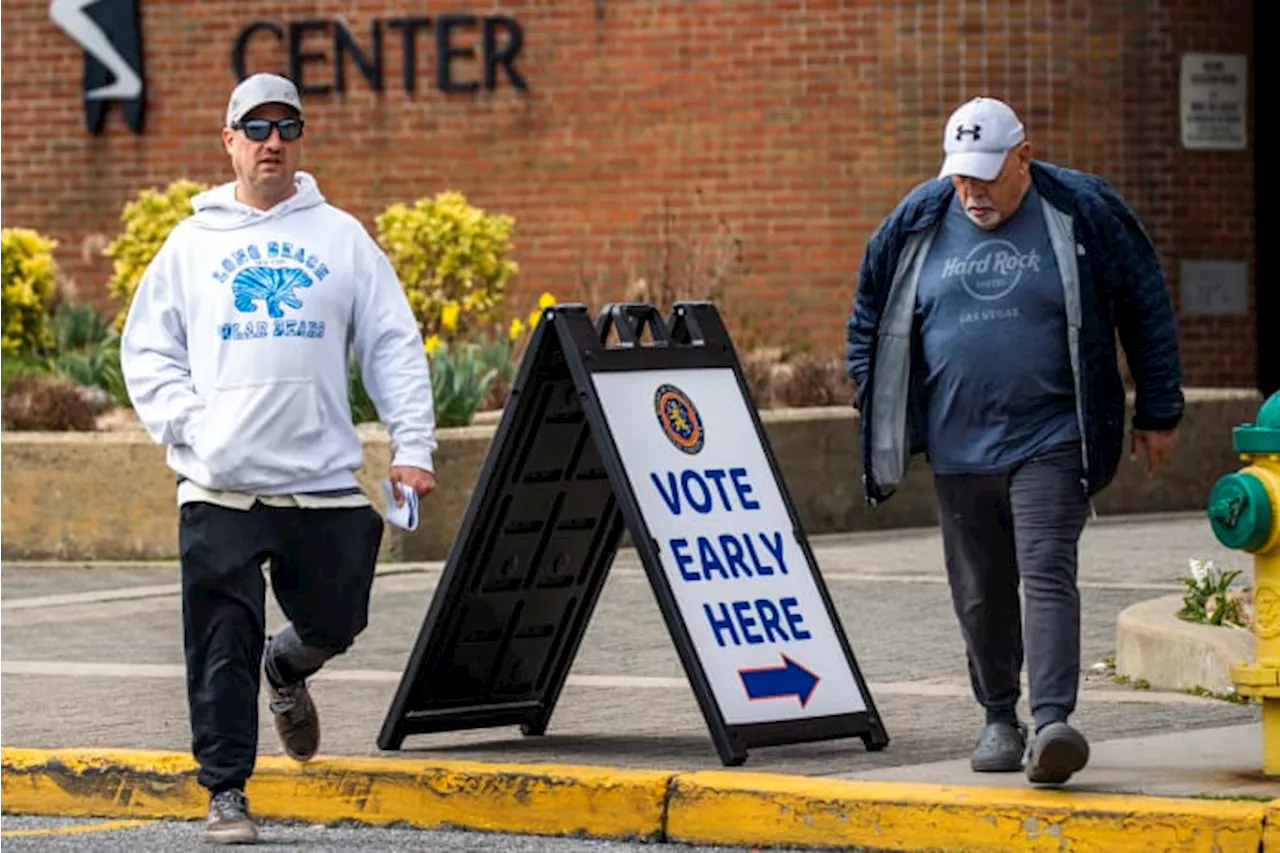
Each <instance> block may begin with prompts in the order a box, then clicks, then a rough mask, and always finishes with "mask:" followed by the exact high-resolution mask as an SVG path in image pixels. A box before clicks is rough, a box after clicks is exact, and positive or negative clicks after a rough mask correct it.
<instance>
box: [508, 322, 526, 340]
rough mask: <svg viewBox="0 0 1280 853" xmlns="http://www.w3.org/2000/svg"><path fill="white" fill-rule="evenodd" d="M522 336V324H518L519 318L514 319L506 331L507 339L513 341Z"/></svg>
mask: <svg viewBox="0 0 1280 853" xmlns="http://www.w3.org/2000/svg"><path fill="white" fill-rule="evenodd" d="M522 334H524V323H522V322H520V318H519V317H516V318H515V319H513V320H512V321H511V328H510V329H508V330H507V337H508V338H510V339H511V340H513V341H514V340H515V339H516V338H518V337H520V336H521V335H522Z"/></svg>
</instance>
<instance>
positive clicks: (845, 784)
mask: <svg viewBox="0 0 1280 853" xmlns="http://www.w3.org/2000/svg"><path fill="white" fill-rule="evenodd" d="M1267 808H1268V805H1267V804H1266V803H1257V802H1247V803H1246V802H1238V801H1223V800H1187V799H1171V798H1163V797H1137V796H1122V795H1117V794H1092V793H1081V792H1074V791H1069V790H1043V789H1040V790H1037V789H1025V790H1024V789H1006V788H978V787H959V786H945V785H925V784H910V783H901V782H857V781H846V780H835V779H821V778H812V777H795V776H780V775H773V774H752V773H735V772H726V771H706V772H700V773H688V774H681V775H679V776H677V777H676V778H675V781H674V785H673V788H672V792H671V798H670V801H669V804H668V807H667V833H666V838H667V840H668V841H671V842H685V843H690V844H698V843H701V844H710V843H716V844H744V845H745V844H752V845H760V846H770V845H805V846H808V845H813V846H832V847H863V846H865V847H869V848H872V849H876V850H965V851H976V850H981V851H1006V850H1007V851H1020V853H1021V851H1038V850H1045V851H1049V850H1053V851H1064V850H1070V851H1072V853H1075V852H1076V851H1099V853H1101V852H1102V851H1124V853H1140V851H1149V853H1167V851H1174V850H1176V851H1188V852H1189V853H1190V851H1206V853H1209V851H1213V853H1234V851H1239V853H1246V851H1247V853H1258V851H1259V850H1260V849H1261V848H1260V845H1261V843H1262V833H1263V818H1264V816H1265V815H1266V813H1267ZM1273 814H1274V812H1273ZM1266 849H1268V850H1270V849H1272V848H1266ZM1275 849H1276V850H1280V847H1276V848H1275Z"/></svg>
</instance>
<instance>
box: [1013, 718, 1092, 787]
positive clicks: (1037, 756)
mask: <svg viewBox="0 0 1280 853" xmlns="http://www.w3.org/2000/svg"><path fill="white" fill-rule="evenodd" d="M1088 763H1089V742H1088V741H1087V740H1085V738H1084V735H1082V734H1080V732H1078V731H1076V730H1075V729H1073V728H1071V726H1069V725H1067V724H1066V723H1050V724H1049V725H1047V726H1045V727H1044V728H1043V729H1041V730H1040V731H1039V732H1037V733H1036V736H1035V739H1034V741H1033V742H1032V744H1031V760H1030V761H1028V762H1027V779H1028V780H1029V781H1031V782H1034V783H1037V784H1050V785H1060V784H1062V783H1063V782H1065V781H1067V780H1068V779H1070V778H1071V774H1073V773H1075V772H1076V771H1078V770H1080V769H1081V768H1083V767H1084V766H1085V765H1086V764H1088Z"/></svg>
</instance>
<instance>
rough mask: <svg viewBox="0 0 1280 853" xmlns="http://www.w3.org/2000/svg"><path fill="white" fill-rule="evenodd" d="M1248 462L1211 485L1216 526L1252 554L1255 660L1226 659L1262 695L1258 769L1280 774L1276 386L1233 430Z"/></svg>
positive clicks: (1245, 691)
mask: <svg viewBox="0 0 1280 853" xmlns="http://www.w3.org/2000/svg"><path fill="white" fill-rule="evenodd" d="M1231 443H1232V447H1233V448H1234V449H1235V451H1236V453H1238V454H1239V455H1240V459H1241V460H1242V461H1243V462H1245V463H1246V464H1245V467H1244V468H1241V469H1240V470H1239V471H1236V472H1235V473H1233V474H1225V475H1223V476H1222V477H1220V478H1218V482H1216V483H1215V484H1214V485H1213V489H1212V490H1211V491H1210V492H1209V506H1208V515H1209V522H1210V525H1211V526H1212V527H1213V533H1214V535H1215V536H1216V537H1218V541H1219V542H1221V543H1222V544H1223V545H1225V546H1227V547H1228V548H1234V549H1237V550H1240V551H1245V552H1248V553H1250V554H1252V555H1253V635H1254V638H1255V639H1256V641H1257V646H1256V655H1255V657H1256V660H1255V662H1254V663H1244V662H1242V663H1238V664H1236V665H1235V666H1233V667H1231V680H1232V681H1233V682H1234V683H1235V685H1236V691H1237V692H1238V693H1239V694H1240V695H1241V696H1252V697H1255V698H1257V699H1259V700H1261V701H1262V772H1263V774H1264V775H1265V776H1269V777H1280V391H1278V392H1276V393H1274V394H1272V395H1271V396H1270V397H1269V398H1268V399H1267V401H1266V402H1264V403H1263V404H1262V407H1261V408H1259V409H1258V417H1257V420H1256V421H1255V422H1254V423H1252V424H1242V425H1240V426H1238V427H1236V428H1235V429H1234V430H1233V431H1232V435H1231Z"/></svg>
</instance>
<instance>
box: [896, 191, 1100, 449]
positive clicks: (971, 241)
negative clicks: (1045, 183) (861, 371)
mask: <svg viewBox="0 0 1280 853" xmlns="http://www.w3.org/2000/svg"><path fill="white" fill-rule="evenodd" d="M917 299H918V302H917V311H918V312H919V313H920V316H921V321H922V327H923V346H924V361H925V366H926V369H927V372H928V380H927V384H926V394H927V400H928V410H929V461H930V465H931V466H932V468H933V470H934V471H935V472H936V473H939V474H965V473H984V472H992V471H999V470H1002V469H1005V468H1008V467H1009V466H1011V465H1014V464H1016V463H1018V462H1020V461H1022V460H1023V459H1026V458H1027V457H1029V456H1031V455H1032V454H1034V453H1036V452H1038V451H1040V450H1042V449H1044V448H1047V447H1050V446H1052V445H1054V444H1059V443H1062V442H1067V441H1072V440H1075V439H1078V438H1079V427H1078V425H1077V422H1076V411H1075V386H1074V383H1073V381H1072V376H1071V361H1070V356H1069V354H1068V350H1067V318H1066V312H1065V309H1064V300H1063V293H1062V279H1061V276H1060V275H1059V273H1058V264H1057V260H1056V259H1055V258H1054V255H1053V249H1052V247H1051V246H1050V243H1049V232H1048V229H1047V228H1046V226H1045V222H1044V214H1043V212H1042V209H1041V204H1040V196H1039V195H1038V194H1037V193H1036V191H1035V188H1034V187H1032V188H1031V190H1030V191H1029V192H1028V193H1027V195H1026V196H1025V197H1024V198H1023V200H1022V205H1021V206H1020V207H1019V208H1018V210H1017V212H1015V213H1014V215H1013V216H1012V218H1010V219H1008V220H1006V221H1005V222H1003V223H1001V224H1000V225H999V226H998V227H997V228H996V229H995V230H994V231H984V230H982V229H981V228H979V227H978V226H977V225H976V224H974V223H973V222H972V221H971V220H970V219H969V218H968V217H967V216H966V215H965V213H964V209H963V207H961V204H960V199H959V195H958V194H957V195H956V197H955V199H954V200H953V202H952V204H951V206H950V208H948V210H947V213H946V215H945V216H943V218H942V220H941V221H940V222H939V225H938V231H937V233H936V234H935V235H934V239H933V244H932V246H931V247H930V249H929V255H928V257H927V258H926V259H925V263H924V269H923V271H922V273H921V277H920V286H919V290H918V297H917Z"/></svg>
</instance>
